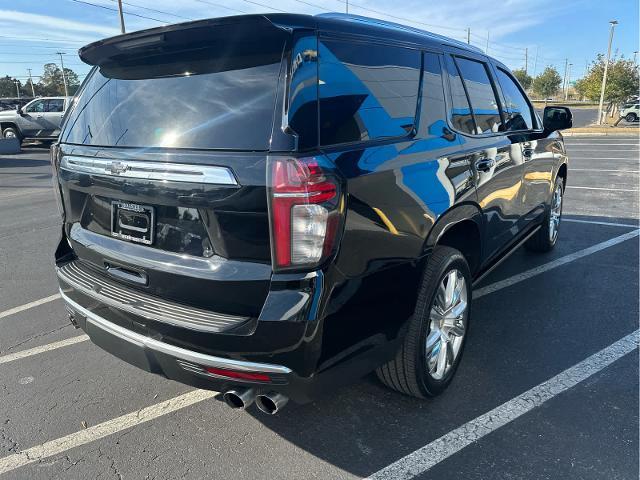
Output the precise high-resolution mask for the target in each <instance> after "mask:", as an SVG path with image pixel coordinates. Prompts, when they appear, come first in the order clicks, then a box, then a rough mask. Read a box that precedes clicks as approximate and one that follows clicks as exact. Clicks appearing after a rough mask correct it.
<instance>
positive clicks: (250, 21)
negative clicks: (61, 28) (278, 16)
mask: <svg viewBox="0 0 640 480" xmlns="http://www.w3.org/2000/svg"><path fill="white" fill-rule="evenodd" d="M260 29H265V30H271V31H273V30H274V29H278V30H280V31H286V30H287V29H286V28H284V27H282V26H279V25H277V24H275V23H274V22H272V21H271V20H270V19H269V18H268V17H267V16H266V15H238V16H233V17H222V18H216V19H208V20H196V21H193V22H185V23H177V24H174V25H167V26H163V27H156V28H150V29H147V30H140V31H138V32H133V33H127V34H123V35H118V36H115V37H110V38H107V39H104V40H99V41H97V42H93V43H90V44H88V45H86V46H84V47H82V48H81V49H80V50H79V52H78V55H79V56H80V58H81V59H82V61H83V62H85V63H88V64H89V65H97V66H103V65H106V64H112V63H118V61H119V60H122V59H125V58H131V57H138V56H144V55H149V54H154V53H157V54H162V53H165V52H177V51H181V50H187V49H196V48H200V47H205V46H211V45H212V44H216V43H217V44H223V43H227V42H233V41H239V40H241V39H242V37H244V38H246V35H247V34H251V35H254V34H255V33H256V30H260Z"/></svg>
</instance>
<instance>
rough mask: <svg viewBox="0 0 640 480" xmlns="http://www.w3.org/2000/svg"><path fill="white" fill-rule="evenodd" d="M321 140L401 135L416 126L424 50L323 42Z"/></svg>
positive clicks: (329, 142) (335, 141) (325, 142)
mask: <svg viewBox="0 0 640 480" xmlns="http://www.w3.org/2000/svg"><path fill="white" fill-rule="evenodd" d="M319 52H320V64H319V78H318V84H319V91H320V143H321V144H322V145H335V144H340V143H347V142H359V141H365V140H374V139H378V138H386V137H403V136H406V135H408V134H409V133H410V132H411V131H412V130H413V129H414V126H415V116H416V107H417V103H418V91H419V84H420V67H421V53H420V52H419V51H417V50H409V49H405V48H400V47H391V46H382V45H367V44H359V43H349V42H340V41H334V40H321V41H320V43H319Z"/></svg>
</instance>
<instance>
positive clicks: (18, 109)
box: [16, 105, 22, 115]
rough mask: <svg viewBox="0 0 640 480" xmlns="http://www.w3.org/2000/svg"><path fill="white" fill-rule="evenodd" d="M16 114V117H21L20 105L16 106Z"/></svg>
mask: <svg viewBox="0 0 640 480" xmlns="http://www.w3.org/2000/svg"><path fill="white" fill-rule="evenodd" d="M16 113H17V114H18V115H22V108H21V107H20V105H16Z"/></svg>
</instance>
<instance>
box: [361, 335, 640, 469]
mask: <svg viewBox="0 0 640 480" xmlns="http://www.w3.org/2000/svg"><path fill="white" fill-rule="evenodd" d="M639 332H640V330H636V331H635V332H633V333H630V334H629V335H627V336H626V337H623V338H621V339H620V340H618V341H617V342H615V343H612V344H611V345H609V346H608V347H606V348H604V349H602V350H600V351H599V352H598V353H595V354H593V355H591V356H590V357H588V358H586V359H584V360H583V361H581V362H580V363H578V364H576V365H574V366H573V367H570V368H568V369H566V370H565V371H563V372H561V373H559V374H558V375H556V376H555V377H552V378H550V379H549V380H547V381H546V382H544V383H541V384H539V385H536V386H535V387H533V388H532V389H530V390H527V391H526V392H524V393H522V394H520V395H518V396H517V397H515V398H513V399H511V400H509V401H507V402H505V403H503V404H502V405H500V406H499V407H496V408H494V409H493V410H490V411H489V412H487V413H485V414H483V415H480V416H479V417H477V418H474V419H473V420H471V421H469V422H467V423H465V424H464V425H462V426H460V427H458V428H456V429H455V430H452V431H451V432H449V433H447V434H445V435H443V436H442V437H440V438H438V439H437V440H434V441H433V442H431V443H429V444H428V445H425V446H424V447H422V448H420V449H418V450H416V451H415V452H413V453H410V454H409V455H407V456H405V457H403V458H401V459H400V460H398V461H396V462H394V463H392V464H391V465H389V466H388V467H385V468H383V469H382V470H379V471H378V472H376V473H374V474H373V475H371V476H370V477H368V478H369V479H370V480H387V479H393V480H410V479H412V478H414V477H416V476H418V475H421V474H423V473H425V472H426V471H428V470H429V469H430V468H432V467H434V466H435V465H437V464H438V463H440V462H442V461H443V460H446V459H447V458H449V457H450V456H451V455H453V454H455V453H457V452H459V451H460V450H462V449H463V448H465V447H467V446H469V445H471V444H472V443H474V442H477V441H478V440H480V439H481V438H483V437H485V436H487V435H489V434H490V433H491V432H493V431H495V430H497V429H498V428H500V427H503V426H505V425H506V424H508V423H509V422H512V421H513V420H515V419H517V418H518V417H521V416H522V415H524V414H525V413H527V412H530V411H531V410H533V409H534V408H536V407H539V406H540V405H542V404H543V403H545V402H547V401H549V400H551V399H552V398H554V397H555V396H556V395H559V394H561V393H562V392H565V391H567V390H569V389H570V388H572V387H575V386H576V385H578V384H579V383H580V382H583V381H584V380H586V379H587V378H589V377H591V376H592V375H595V374H596V373H598V372H600V371H601V370H603V369H605V368H606V367H608V366H609V365H611V364H612V363H613V362H615V361H616V360H618V359H620V358H622V357H624V356H625V355H627V354H628V353H630V352H632V351H633V350H635V349H636V348H638V333H639Z"/></svg>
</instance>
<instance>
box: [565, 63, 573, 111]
mask: <svg viewBox="0 0 640 480" xmlns="http://www.w3.org/2000/svg"><path fill="white" fill-rule="evenodd" d="M572 65H573V63H570V64H569V65H567V86H566V88H565V89H564V101H565V102H566V101H567V99H568V98H569V82H571V66H572Z"/></svg>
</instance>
